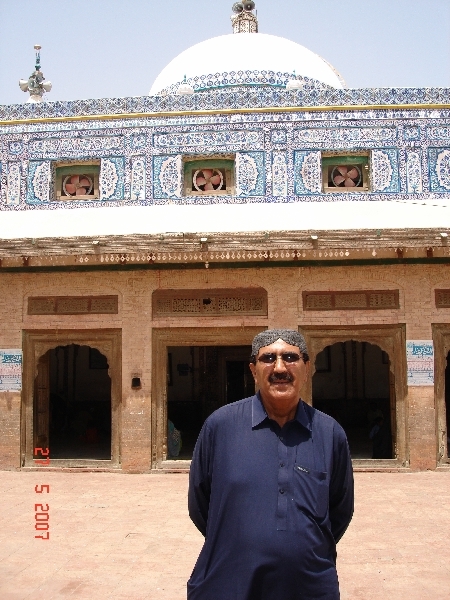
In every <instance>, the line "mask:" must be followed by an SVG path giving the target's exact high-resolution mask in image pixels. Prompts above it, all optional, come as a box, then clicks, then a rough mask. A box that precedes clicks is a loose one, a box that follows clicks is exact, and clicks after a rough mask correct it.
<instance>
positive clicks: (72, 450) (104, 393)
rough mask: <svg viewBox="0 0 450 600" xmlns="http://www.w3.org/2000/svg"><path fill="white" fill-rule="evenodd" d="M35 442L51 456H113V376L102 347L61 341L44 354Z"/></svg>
mask: <svg viewBox="0 0 450 600" xmlns="http://www.w3.org/2000/svg"><path fill="white" fill-rule="evenodd" d="M45 442H47V443H45ZM34 443H35V446H36V445H37V446H39V447H43V446H48V447H49V449H50V458H51V459H94V460H111V378H110V377H109V374H108V362H107V359H106V357H105V356H104V355H103V354H101V353H100V352H99V351H98V350H97V349H96V348H91V347H89V346H79V345H77V344H70V345H67V346H58V347H57V348H54V349H52V350H49V351H48V352H47V353H46V354H45V355H44V356H43V357H41V359H40V360H39V363H38V374H37V377H36V381H35V394H34Z"/></svg>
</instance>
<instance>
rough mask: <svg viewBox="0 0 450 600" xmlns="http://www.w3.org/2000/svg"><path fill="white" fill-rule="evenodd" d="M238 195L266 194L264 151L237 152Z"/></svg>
mask: <svg viewBox="0 0 450 600" xmlns="http://www.w3.org/2000/svg"><path fill="white" fill-rule="evenodd" d="M235 169H236V195H237V196H263V195H264V194H265V173H264V152H238V153H236V163H235Z"/></svg>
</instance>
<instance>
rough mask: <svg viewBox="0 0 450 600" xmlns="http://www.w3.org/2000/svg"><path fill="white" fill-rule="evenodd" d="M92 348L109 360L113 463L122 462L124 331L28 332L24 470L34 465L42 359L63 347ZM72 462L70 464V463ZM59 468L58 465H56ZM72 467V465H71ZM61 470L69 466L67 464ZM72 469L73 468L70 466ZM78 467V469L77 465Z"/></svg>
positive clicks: (24, 400)
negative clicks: (39, 368) (36, 414)
mask: <svg viewBox="0 0 450 600" xmlns="http://www.w3.org/2000/svg"><path fill="white" fill-rule="evenodd" d="M70 345H78V346H88V347H90V348H95V349H96V350H98V351H99V352H100V353H101V354H103V355H104V356H105V357H106V360H107V362H108V375H109V377H110V379H111V413H112V440H111V441H112V443H111V448H112V454H111V463H112V465H114V466H116V465H118V464H119V462H120V428H121V379H122V376H121V330H119V329H100V330H98V329H96V330H93V329H91V330H88V329H86V330H44V331H37V330H33V331H24V336H23V350H24V355H23V390H22V420H21V466H22V467H24V466H32V465H33V450H34V448H33V443H34V440H33V419H34V414H33V410H34V394H35V380H36V377H37V376H38V365H39V361H40V360H42V357H44V356H45V355H47V353H48V352H49V351H51V350H54V349H55V348H57V347H59V346H70ZM69 462H70V461H69ZM53 464H54V466H58V461H54V463H53ZM71 464H72V463H71ZM61 466H66V465H65V464H64V465H63V464H62V465H61ZM69 466H70V465H69ZM74 466H77V465H74Z"/></svg>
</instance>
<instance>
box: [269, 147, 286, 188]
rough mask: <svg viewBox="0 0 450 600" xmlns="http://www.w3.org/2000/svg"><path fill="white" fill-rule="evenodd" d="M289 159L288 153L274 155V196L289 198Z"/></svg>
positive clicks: (275, 153)
mask: <svg viewBox="0 0 450 600" xmlns="http://www.w3.org/2000/svg"><path fill="white" fill-rule="evenodd" d="M287 191H288V185H287V158H286V152H274V153H273V154H272V194H273V195H274V196H287Z"/></svg>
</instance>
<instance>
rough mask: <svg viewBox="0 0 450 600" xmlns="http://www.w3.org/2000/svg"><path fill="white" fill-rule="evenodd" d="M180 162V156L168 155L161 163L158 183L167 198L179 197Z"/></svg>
mask: <svg viewBox="0 0 450 600" xmlns="http://www.w3.org/2000/svg"><path fill="white" fill-rule="evenodd" d="M181 163H182V157H181V155H178V156H170V157H169V158H166V159H165V160H164V162H163V163H162V164H161V170H160V172H159V177H158V179H159V183H160V185H161V190H162V192H163V193H164V194H165V195H166V196H168V197H169V198H172V197H175V198H181Z"/></svg>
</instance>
